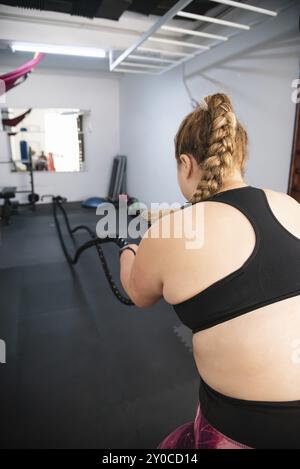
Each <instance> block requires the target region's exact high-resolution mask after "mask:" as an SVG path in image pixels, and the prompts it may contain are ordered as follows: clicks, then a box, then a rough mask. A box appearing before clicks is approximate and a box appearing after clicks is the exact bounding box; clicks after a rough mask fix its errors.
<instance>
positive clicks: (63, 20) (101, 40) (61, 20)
mask: <svg viewBox="0 0 300 469" xmlns="http://www.w3.org/2000/svg"><path fill="white" fill-rule="evenodd" d="M249 3H252V4H255V5H257V6H262V7H264V8H269V9H275V10H276V9H278V8H280V7H282V6H283V5H286V4H289V3H291V2H290V1H289V0H251V1H250V2H249ZM215 8H216V10H215V11H216V12H218V11H219V10H218V9H219V8H220V6H218V5H217V4H216V7H215ZM261 16H263V15H261ZM226 19H229V20H232V21H241V22H244V23H245V24H251V22H253V21H255V20H257V14H253V13H251V12H247V11H245V10H237V9H234V11H232V10H229V11H228V13H226ZM264 19H265V18H264ZM156 20H157V17H155V16H149V17H148V16H144V15H140V14H138V13H133V12H125V13H124V14H123V15H122V16H121V18H120V20H119V21H112V20H107V19H100V18H95V19H92V20H91V19H86V18H81V17H74V16H71V15H67V14H63V13H55V12H48V11H38V10H29V9H24V8H14V7H8V6H5V5H0V67H1V69H2V68H7V67H11V66H12V67H14V66H16V65H19V64H21V63H23V62H24V61H26V60H27V58H30V57H32V54H26V53H16V52H15V53H13V52H11V49H10V46H9V45H10V44H11V43H12V42H14V41H21V42H32V43H49V44H56V45H69V46H83V47H99V48H104V49H106V50H107V51H110V50H112V51H114V55H115V56H118V55H119V54H120V53H121V52H122V51H123V50H125V49H127V48H128V47H129V46H131V45H132V44H133V43H134V42H135V41H136V39H137V38H138V37H140V36H141V35H142V33H144V32H145V31H147V30H148V29H149V28H150V27H151V26H152V24H153V23H154V22H155V21H156ZM170 24H172V25H175V26H176V25H177V26H178V25H179V26H180V27H187V28H190V29H197V30H198V29H201V30H205V31H207V32H212V33H217V34H225V35H228V34H230V33H232V31H228V28H220V26H216V25H209V24H203V23H202V24H201V23H199V22H191V21H189V20H186V21H183V20H182V19H181V20H178V19H177V20H176V19H175V20H172V21H171V22H170ZM159 35H164V36H165V35H167V36H168V37H173V38H174V39H177V40H178V39H183V38H185V37H183V36H181V37H180V36H179V35H178V33H175V34H174V33H172V34H170V33H167V32H164V31H159ZM243 37H244V39H241V40H247V35H246V34H244V36H243V35H241V38H243ZM202 42H203V43H205V40H204V41H202ZM151 45H152V47H153V44H151ZM160 47H161V48H163V46H160ZM167 47H168V49H170V48H172V46H170V45H168V46H167ZM175 47H176V50H178V46H175ZM39 69H61V70H69V69H72V70H73V69H77V70H82V71H85V70H86V71H95V72H98V71H108V70H109V63H108V58H106V59H93V58H85V57H84V58H80V57H70V56H68V57H66V56H59V55H47V56H46V57H45V58H44V60H43V61H42V63H41V64H40V65H39Z"/></svg>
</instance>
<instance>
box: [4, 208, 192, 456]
mask: <svg viewBox="0 0 300 469" xmlns="http://www.w3.org/2000/svg"><path fill="white" fill-rule="evenodd" d="M68 212H69V213H70V220H71V224H72V225H76V224H82V223H85V224H88V225H89V226H91V228H93V229H95V224H96V222H97V219H96V215H95V214H94V212H90V211H87V210H84V209H82V208H81V207H80V206H79V205H78V204H69V207H68ZM0 236H1V238H0V285H1V294H0V339H2V340H4V341H5V342H6V363H5V364H0V377H1V380H0V409H1V417H0V419H1V420H0V421H1V424H0V435H1V436H0V446H1V447H2V448H101V449H103V448H105V449H106V448H108V449H116V448H121V449H124V448H144V449H145V448H146V449H148V448H156V447H157V445H158V444H159V443H160V441H161V440H162V439H163V438H164V437H165V436H166V435H167V434H169V433H170V432H171V431H173V430H174V429H175V428H176V427H178V426H179V425H181V424H183V423H185V422H186V421H189V420H193V418H194V415H195V410H196V404H197V394H198V386H199V382H198V378H197V372H196V367H195V364H194V360H193V356H192V353H191V351H190V348H189V344H188V342H189V336H188V335H187V334H186V330H185V329H184V327H183V326H181V325H180V322H179V320H178V318H177V317H176V315H175V313H174V312H173V310H172V308H171V307H170V306H169V305H167V304H166V303H164V302H163V301H161V302H160V303H158V304H157V305H155V306H154V307H152V308H149V309H146V310H141V309H138V308H136V307H128V306H123V305H122V304H121V303H119V302H118V301H117V299H116V298H115V297H114V296H113V294H112V292H111V290H110V288H109V286H108V284H107V281H106V278H105V277H104V273H103V272H102V268H101V266H100V264H99V260H98V258H97V255H96V253H95V252H94V251H93V250H90V251H89V252H86V253H85V254H84V255H83V256H82V258H81V259H80V262H79V264H78V265H77V266H75V267H74V268H71V267H69V265H68V264H67V263H66V261H65V259H64V257H63V253H62V250H61V247H60V244H59V241H58V237H57V235H56V230H55V226H54V223H53V219H52V213H51V206H50V205H49V206H48V205H46V206H38V208H37V210H36V212H34V213H33V212H31V211H30V210H29V209H27V208H25V209H22V210H21V211H20V212H19V213H18V214H16V215H14V216H13V218H12V224H11V225H9V226H7V227H2V228H1V231H0ZM84 239H85V238H84V235H81V236H79V237H78V240H79V243H80V242H81V241H83V240H84ZM105 253H106V256H107V259H108V262H109V265H110V267H111V270H112V272H113V274H114V276H115V278H118V273H119V272H118V268H119V265H118V252H117V248H116V246H115V245H106V246H105ZM185 337H187V339H186V338H185Z"/></svg>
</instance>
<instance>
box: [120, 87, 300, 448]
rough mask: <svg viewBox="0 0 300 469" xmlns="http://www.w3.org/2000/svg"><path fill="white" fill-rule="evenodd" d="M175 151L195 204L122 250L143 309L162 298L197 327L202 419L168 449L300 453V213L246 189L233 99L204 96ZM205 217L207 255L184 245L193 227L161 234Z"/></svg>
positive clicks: (286, 200)
mask: <svg viewBox="0 0 300 469" xmlns="http://www.w3.org/2000/svg"><path fill="white" fill-rule="evenodd" d="M175 143H176V159H177V165H178V181H179V185H180V188H181V190H182V193H183V195H184V196H185V197H186V199H187V200H189V201H191V202H192V204H190V205H189V206H188V207H187V208H185V209H184V210H179V211H177V212H175V213H172V214H169V215H166V216H165V217H163V218H161V219H160V220H159V221H157V222H156V223H154V224H153V225H152V227H151V228H150V230H149V232H148V233H147V235H148V236H147V237H144V239H143V240H142V242H141V244H140V246H139V247H137V246H135V245H130V246H129V249H128V247H125V248H124V250H123V252H122V253H121V281H122V284H123V287H124V289H125V290H126V292H127V293H128V295H129V296H130V297H131V299H132V300H133V301H134V303H135V304H136V305H138V306H140V307H147V306H150V305H152V304H154V303H155V302H156V301H158V300H159V299H160V298H161V297H164V298H165V300H166V301H167V302H168V303H170V304H171V305H174V309H175V311H176V313H177V314H178V315H179V317H180V319H181V320H182V322H183V323H184V324H186V325H187V326H188V327H190V328H191V329H192V331H193V352H194V359H195V362H196V365H197V369H198V371H199V375H200V390H199V407H198V408H197V412H196V418H195V421H194V422H192V423H188V424H185V425H183V426H181V427H180V428H178V429H177V430H175V431H174V432H173V433H172V434H171V435H169V436H167V437H166V438H165V440H164V441H163V442H162V443H161V444H160V446H159V448H161V449H167V448H183V449H184V448H237V449H238V448H298V449H300V206H299V204H298V203H297V202H296V201H295V200H294V199H292V198H291V197H289V196H288V195H286V194H283V193H278V192H274V191H272V190H268V189H259V188H255V187H252V186H249V185H247V184H246V183H245V180H244V174H245V163H246V159H247V134H246V131H245V130H244V128H243V126H242V125H241V123H240V122H239V121H238V120H237V118H236V116H235V114H234V111H233V108H232V104H231V102H230V99H229V98H228V97H227V96H225V95H223V94H216V95H213V96H209V97H207V98H206V99H205V103H204V104H203V105H201V106H199V107H198V108H197V109H196V110H195V111H194V112H193V113H191V114H190V115H188V116H187V117H186V119H185V120H184V121H183V123H182V125H181V126H180V129H179V131H178V133H177V136H176V142H175ZM266 149H267V146H266ZM271 156H272V155H270V159H271ZM183 213H184V217H182V214H183ZM202 215H203V216H202ZM197 217H198V218H199V219H201V220H203V227H202V228H203V243H202V244H201V246H200V247H197V248H196V249H190V248H189V249H188V248H187V241H188V238H189V235H188V234H187V235H186V234H185V231H184V230H182V232H183V233H184V234H183V235H182V236H181V237H178V236H177V237H176V236H173V237H172V236H171V237H167V238H166V237H164V236H162V235H161V228H162V224H163V223H166V221H168V223H169V225H170V226H172V227H173V228H175V229H176V228H177V229H178V228H180V224H182V223H183V218H184V220H186V219H188V218H190V220H196V219H197ZM193 223H194V222H193ZM191 226H194V225H191ZM187 398H188V396H187Z"/></svg>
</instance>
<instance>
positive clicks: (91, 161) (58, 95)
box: [0, 56, 120, 201]
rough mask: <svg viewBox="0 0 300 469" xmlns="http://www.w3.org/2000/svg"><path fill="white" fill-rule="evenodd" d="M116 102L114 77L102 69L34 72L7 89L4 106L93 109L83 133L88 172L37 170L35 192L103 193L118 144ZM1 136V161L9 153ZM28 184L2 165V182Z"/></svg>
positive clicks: (76, 197) (78, 195) (76, 196)
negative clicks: (98, 70) (97, 71)
mask: <svg viewBox="0 0 300 469" xmlns="http://www.w3.org/2000/svg"><path fill="white" fill-rule="evenodd" d="M25 57H26V56H25ZM24 61H26V58H25V59H24ZM3 65H4V64H1V69H3V68H2V67H3ZM7 70H8V68H6V71H7ZM119 102H120V98H119V82H118V78H117V77H116V76H114V75H109V74H105V73H98V74H97V75H96V74H93V73H90V74H88V73H85V74H81V73H80V72H78V71H73V72H71V71H70V72H65V73H60V74H59V73H58V72H50V71H49V70H48V71H41V72H39V71H36V72H34V73H33V74H32V75H31V76H30V77H29V78H28V79H27V80H26V82H24V83H23V84H22V85H20V86H18V87H16V88H15V89H13V90H11V91H9V92H8V93H7V95H6V104H5V106H9V107H16V108H23V107H24V108H29V107H42V108H45V107H53V108H57V107H65V108H80V109H85V110H90V111H91V114H90V124H91V132H90V133H87V134H86V136H85V156H86V171H84V172H81V173H56V174H55V173H54V174H53V173H47V172H41V173H39V172H37V173H35V186H36V187H35V191H36V192H37V193H38V194H40V195H42V194H53V193H54V194H61V195H64V196H66V197H67V198H68V199H69V200H70V201H74V200H82V199H85V198H86V197H90V196H105V195H107V192H108V186H109V178H110V172H111V166H112V159H113V157H114V156H115V155H116V154H118V153H119V148H120V143H119V136H120V129H119V117H120V116H119ZM2 106H4V104H2ZM0 139H1V140H0V161H3V160H7V158H8V151H9V149H8V147H7V144H8V142H7V139H6V138H5V136H4V135H3V134H2V135H1V134H0ZM28 184H29V176H28V175H26V174H20V173H19V174H15V173H10V166H9V165H4V164H1V165H0V187H3V186H14V185H16V186H18V188H19V189H26V188H28Z"/></svg>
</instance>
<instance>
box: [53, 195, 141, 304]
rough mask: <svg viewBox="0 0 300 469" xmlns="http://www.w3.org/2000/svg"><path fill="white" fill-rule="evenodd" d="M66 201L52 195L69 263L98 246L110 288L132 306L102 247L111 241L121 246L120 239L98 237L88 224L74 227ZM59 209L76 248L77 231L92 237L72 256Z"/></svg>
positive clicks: (56, 222)
mask: <svg viewBox="0 0 300 469" xmlns="http://www.w3.org/2000/svg"><path fill="white" fill-rule="evenodd" d="M64 202H65V199H63V198H62V197H52V207H53V217H54V222H55V226H56V230H57V234H58V238H59V241H60V244H61V247H62V250H63V253H64V255H65V258H66V260H67V261H68V263H69V264H70V265H75V264H77V262H78V260H79V258H80V256H81V254H82V253H83V252H85V251H86V250H87V249H90V248H96V250H97V253H98V257H99V260H100V262H101V264H102V267H103V270H104V274H105V276H106V278H107V281H108V283H109V285H110V288H111V290H112V292H113V293H114V295H115V296H116V297H117V299H118V300H119V301H120V302H121V303H123V304H125V305H127V306H132V305H134V303H133V302H132V301H131V300H130V298H127V297H125V296H124V295H123V294H122V293H121V292H120V290H119V288H118V287H117V285H116V284H115V282H114V280H113V277H112V274H111V272H110V270H109V267H108V264H107V261H106V259H105V256H104V252H103V249H102V247H101V245H102V244H105V243H111V242H114V243H116V244H117V245H118V246H120V241H121V240H120V239H118V238H116V239H114V238H103V239H102V238H98V237H97V235H96V234H95V233H94V232H93V230H91V228H89V227H88V226H86V225H79V226H76V227H75V228H72V227H71V225H70V221H69V217H68V215H67V212H66V211H65V209H64V207H63V203H64ZM58 211H59V212H60V213H61V214H62V216H63V219H64V222H65V225H66V228H67V231H68V234H69V236H70V239H71V240H72V243H73V244H74V248H76V247H77V246H76V240H75V237H74V234H75V233H77V232H78V231H86V232H87V233H88V235H89V237H90V240H89V241H87V242H86V243H84V244H82V245H81V246H79V247H78V248H77V249H76V251H75V254H74V256H72V255H71V254H70V252H69V250H68V249H67V246H66V243H65V240H64V237H63V234H62V230H61V225H60V222H59V219H58Z"/></svg>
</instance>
